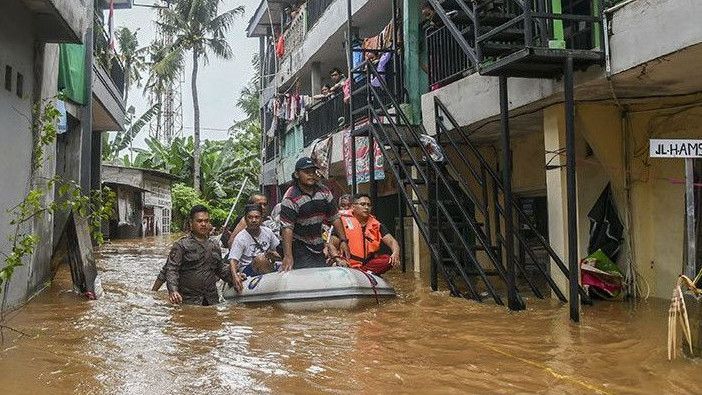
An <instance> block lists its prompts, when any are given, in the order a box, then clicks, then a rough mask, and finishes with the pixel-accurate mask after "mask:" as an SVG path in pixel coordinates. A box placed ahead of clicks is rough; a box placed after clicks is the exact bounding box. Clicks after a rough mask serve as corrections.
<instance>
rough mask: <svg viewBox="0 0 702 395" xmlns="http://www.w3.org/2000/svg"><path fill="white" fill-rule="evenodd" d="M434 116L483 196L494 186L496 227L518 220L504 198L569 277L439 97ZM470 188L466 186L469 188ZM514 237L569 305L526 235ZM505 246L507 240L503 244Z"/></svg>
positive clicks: (441, 134)
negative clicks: (506, 195) (507, 215)
mask: <svg viewBox="0 0 702 395" xmlns="http://www.w3.org/2000/svg"><path fill="white" fill-rule="evenodd" d="M434 112H435V117H436V127H437V136H438V137H439V139H442V138H443V140H444V141H445V142H446V143H447V144H446V145H447V146H449V147H451V148H452V149H453V150H454V151H455V152H456V153H457V155H456V156H457V157H458V159H459V160H460V161H461V162H462V163H463V164H464V165H465V166H467V167H468V168H469V169H470V170H471V171H470V174H471V175H473V177H474V179H475V181H476V182H477V183H478V185H480V186H481V187H482V188H483V191H484V193H486V192H487V188H485V186H486V184H487V183H488V182H489V183H491V184H492V185H493V190H492V193H493V199H492V201H493V206H494V210H495V220H494V221H495V223H496V224H499V223H500V219H501V218H502V219H504V223H505V226H513V227H514V226H515V225H514V221H515V218H505V210H504V207H503V205H501V204H500V198H502V201H503V204H510V205H511V206H512V210H513V213H515V215H516V216H517V219H518V221H517V222H518V223H521V224H522V225H525V226H526V227H527V228H528V229H529V230H530V231H531V232H532V233H533V234H534V235H535V236H536V241H537V243H538V245H539V246H540V247H541V248H543V249H544V250H545V251H546V252H547V253H548V256H549V258H550V259H552V260H553V262H554V263H555V264H556V266H558V268H559V269H560V271H561V272H562V273H563V275H565V276H566V278H568V277H569V270H568V268H567V267H566V265H565V263H564V262H563V260H562V259H561V258H560V256H559V255H558V254H557V253H556V252H555V251H554V250H553V248H552V247H551V245H550V244H549V242H548V241H547V240H546V238H545V237H544V236H543V235H542V234H541V232H539V231H538V230H537V229H536V225H535V224H534V223H533V222H532V221H531V219H530V218H529V217H528V216H527V215H526V213H524V211H523V210H522V209H521V207H520V206H519V205H518V204H517V202H516V201H514V200H512V201H510V202H504V195H503V194H502V195H500V193H501V192H504V189H503V188H504V187H503V185H502V181H501V180H500V177H499V176H498V175H497V173H496V172H495V171H494V170H493V168H492V166H491V165H490V164H489V163H488V162H487V160H486V159H485V158H484V157H483V155H482V154H481V153H480V151H479V150H478V148H477V147H476V146H475V144H474V143H473V142H472V141H471V140H470V139H469V138H468V136H467V135H466V133H465V132H464V131H463V129H461V128H460V127H459V124H458V122H457V121H456V119H455V118H454V117H453V115H452V114H451V113H450V112H449V111H448V109H447V108H446V106H445V105H444V104H443V103H442V102H441V100H440V99H439V98H438V97H434ZM444 120H446V121H448V123H449V125H450V126H446V124H445V123H444V122H443V121H444ZM453 134H456V135H458V136H459V137H460V141H456V139H454V137H453ZM461 147H466V148H468V149H467V150H465V149H461ZM466 152H469V153H470V154H472V157H473V158H475V160H477V162H478V164H477V166H478V167H479V169H480V172H479V174H480V176H477V174H478V172H477V171H476V170H475V165H474V164H473V163H474V162H471V161H470V160H469V159H468V158H467V157H466ZM509 165H510V164H503V166H509ZM466 187H467V186H466ZM487 204H488V203H487V199H483V204H482V206H483V207H484V209H483V210H484V211H485V212H487V210H488V208H487ZM495 233H496V235H497V236H496V237H498V238H500V237H502V236H500V231H499V229H496V230H495ZM513 234H514V235H515V237H516V239H517V242H518V243H519V244H520V245H521V246H522V248H523V250H524V251H525V252H526V253H527V255H529V257H530V258H531V260H532V261H533V262H534V263H535V266H536V267H537V269H538V271H539V273H540V274H541V275H542V276H543V278H544V279H545V280H546V281H547V283H548V285H549V287H550V288H551V289H552V290H553V292H554V293H555V294H556V296H557V297H558V298H559V299H560V300H561V301H564V302H565V301H567V299H566V297H565V295H564V294H563V293H562V291H561V290H560V288H559V287H558V286H557V285H556V283H555V282H554V281H553V279H552V277H551V276H550V275H549V274H548V273H547V272H546V270H545V268H543V267H542V266H541V265H540V264H538V259H537V257H536V256H535V253H534V251H533V249H532V247H531V246H529V244H528V242H527V240H526V238H525V237H524V235H522V234H521V233H520V232H519V231H518V230H517V229H515V231H514V232H513ZM501 241H502V242H503V243H504V239H502V240H501ZM519 261H520V260H519V259H516V262H519ZM517 267H518V268H520V270H521V271H522V273H523V274H525V277H528V276H526V272H525V271H524V267H523V263H522V264H521V265H520V264H517ZM579 293H580V295H581V297H582V298H583V301H584V302H585V303H589V302H590V298H589V296H588V295H587V293H586V292H585V290H584V289H583V288H582V287H580V288H579Z"/></svg>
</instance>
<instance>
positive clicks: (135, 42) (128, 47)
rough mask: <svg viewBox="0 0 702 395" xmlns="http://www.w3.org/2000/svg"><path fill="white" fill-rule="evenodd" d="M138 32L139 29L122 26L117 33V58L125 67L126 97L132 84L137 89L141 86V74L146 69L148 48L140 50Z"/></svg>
mask: <svg viewBox="0 0 702 395" xmlns="http://www.w3.org/2000/svg"><path fill="white" fill-rule="evenodd" d="M138 31H139V29H138V28H137V29H136V30H134V31H131V30H129V28H127V27H124V26H121V27H119V28H117V31H116V32H115V36H116V38H117V52H118V55H117V57H118V58H119V59H120V61H121V62H122V64H123V65H124V74H125V75H124V78H125V80H124V89H125V96H126V95H127V94H128V93H129V88H131V86H132V84H135V85H136V86H137V87H140V86H141V73H142V72H143V71H144V70H145V69H146V52H147V51H148V48H147V47H143V48H139V39H138V38H137V33H138Z"/></svg>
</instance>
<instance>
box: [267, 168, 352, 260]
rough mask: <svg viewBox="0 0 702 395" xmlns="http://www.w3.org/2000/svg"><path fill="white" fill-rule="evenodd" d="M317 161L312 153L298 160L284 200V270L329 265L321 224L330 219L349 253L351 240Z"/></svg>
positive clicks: (341, 245)
mask: <svg viewBox="0 0 702 395" xmlns="http://www.w3.org/2000/svg"><path fill="white" fill-rule="evenodd" d="M317 169H318V167H317V164H316V163H315V162H314V161H313V160H312V159H311V158H309V157H303V158H300V159H299V160H298V161H297V163H296V164H295V172H294V173H293V180H294V183H293V185H292V186H291V187H290V188H288V190H287V192H285V197H284V198H283V201H282V203H281V209H280V222H281V224H282V230H281V233H282V236H283V266H282V269H283V270H291V269H302V268H307V267H322V266H328V265H327V262H326V258H325V257H324V239H323V238H322V224H323V223H324V222H327V223H331V224H332V225H333V226H334V229H335V230H336V234H337V235H340V237H339V239H340V246H339V250H340V252H341V255H342V256H344V257H346V258H348V257H349V247H348V240H347V239H346V233H345V231H344V227H343V225H342V224H341V220H340V218H339V212H338V210H337V207H336V204H334V196H333V195H332V193H331V191H329V189H328V188H326V187H325V186H323V185H320V184H319V175H318V174H317Z"/></svg>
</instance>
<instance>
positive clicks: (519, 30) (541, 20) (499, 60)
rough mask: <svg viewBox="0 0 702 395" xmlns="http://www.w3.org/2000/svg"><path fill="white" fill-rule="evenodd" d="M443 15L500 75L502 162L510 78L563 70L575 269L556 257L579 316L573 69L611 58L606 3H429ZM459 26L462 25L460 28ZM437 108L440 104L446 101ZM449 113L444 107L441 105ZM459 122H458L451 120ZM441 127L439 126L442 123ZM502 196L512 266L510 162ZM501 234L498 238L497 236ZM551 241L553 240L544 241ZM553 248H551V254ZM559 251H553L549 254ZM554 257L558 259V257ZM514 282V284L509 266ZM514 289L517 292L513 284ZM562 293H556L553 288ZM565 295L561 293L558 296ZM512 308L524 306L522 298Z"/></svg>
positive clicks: (482, 65)
mask: <svg viewBox="0 0 702 395" xmlns="http://www.w3.org/2000/svg"><path fill="white" fill-rule="evenodd" d="M428 1H429V3H430V5H431V6H432V7H433V8H434V10H435V11H436V16H438V18H439V19H440V20H441V23H443V24H444V26H445V27H446V29H448V30H449V32H450V33H451V35H452V36H453V38H454V39H455V41H456V42H457V43H458V45H459V47H460V48H461V49H462V50H463V52H464V53H465V54H466V56H467V57H468V58H469V59H470V60H471V61H472V63H474V64H475V67H474V68H475V69H476V70H477V72H478V73H480V74H482V75H489V76H498V77H499V79H500V81H499V87H500V89H499V90H500V117H501V129H502V130H501V142H502V144H501V145H502V163H511V161H512V158H511V155H512V154H511V148H510V133H509V110H508V93H507V78H508V77H523V78H554V77H558V76H560V75H563V86H564V110H565V115H566V122H565V125H566V127H565V129H566V133H565V135H566V139H565V140H566V143H565V153H566V161H567V164H566V184H567V190H568V193H567V228H568V266H567V269H566V267H565V265H564V264H563V262H562V261H560V260H557V261H556V262H557V263H558V267H559V269H561V271H563V272H564V273H566V272H568V273H572V275H570V276H569V277H568V281H569V293H570V295H569V298H568V300H569V302H570V317H571V319H572V320H573V321H576V322H577V321H579V320H580V302H579V296H580V295H579V294H582V289H581V287H580V285H579V270H580V269H579V265H578V256H577V255H578V248H577V243H578V241H577V209H576V202H575V200H576V197H575V143H574V140H575V115H574V114H575V109H574V108H575V102H574V93H573V92H574V85H573V72H574V69H576V68H580V69H584V68H587V67H589V66H591V65H594V64H602V63H603V62H604V52H603V50H602V45H601V43H602V42H603V41H604V39H603V38H604V37H603V32H602V27H601V24H600V23H601V20H602V18H601V15H600V11H601V10H602V9H603V1H602V0H472V1H471V2H470V3H469V2H467V1H465V0H428ZM458 26H461V28H459V27H458ZM437 105H438V106H439V107H441V105H440V102H437ZM442 111H443V112H444V113H446V111H445V108H443V109H442ZM452 126H453V127H457V126H458V125H457V124H455V122H454V123H453V125H452ZM437 127H439V125H437ZM502 172H503V174H502V194H503V195H504V197H503V201H504V202H505V203H504V206H503V210H504V211H503V212H502V213H501V215H502V218H503V220H504V221H505V223H506V226H505V237H504V238H503V242H504V245H505V248H504V251H505V254H506V256H507V259H506V262H507V263H508V269H510V267H509V266H510V264H509V262H510V260H511V257H512V256H513V253H514V245H513V244H512V241H513V239H514V237H515V234H514V232H512V226H511V224H510V223H511V222H512V221H513V215H512V210H513V204H511V203H509V202H513V198H512V190H511V168H510V166H503V169H502ZM498 238H499V237H498ZM545 244H546V245H547V244H548V243H545ZM551 252H552V251H549V253H551ZM550 255H554V254H550ZM551 258H552V259H554V257H553V256H551ZM508 274H509V277H508V278H507V282H508V283H509V284H514V272H513V271H511V270H508ZM510 289H512V288H511V287H510ZM554 292H555V290H554ZM559 297H560V296H559ZM513 299H515V298H510V308H512V307H514V308H519V305H518V304H517V303H515V304H514V306H512V300H513Z"/></svg>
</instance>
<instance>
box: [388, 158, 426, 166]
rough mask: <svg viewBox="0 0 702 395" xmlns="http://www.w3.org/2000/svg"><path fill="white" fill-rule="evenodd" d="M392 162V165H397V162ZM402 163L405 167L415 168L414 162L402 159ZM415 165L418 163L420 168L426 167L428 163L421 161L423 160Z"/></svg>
mask: <svg viewBox="0 0 702 395" xmlns="http://www.w3.org/2000/svg"><path fill="white" fill-rule="evenodd" d="M394 162H395V163H393V164H396V163H397V161H394ZM402 163H403V164H404V165H406V166H415V164H414V162H413V161H412V160H411V159H403V160H402ZM417 163H418V164H419V165H420V166H426V165H428V164H429V162H428V161H426V160H423V159H421V160H418V161H417Z"/></svg>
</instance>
